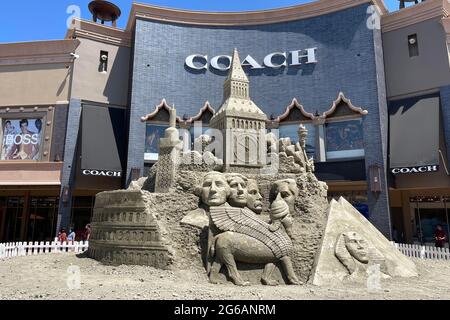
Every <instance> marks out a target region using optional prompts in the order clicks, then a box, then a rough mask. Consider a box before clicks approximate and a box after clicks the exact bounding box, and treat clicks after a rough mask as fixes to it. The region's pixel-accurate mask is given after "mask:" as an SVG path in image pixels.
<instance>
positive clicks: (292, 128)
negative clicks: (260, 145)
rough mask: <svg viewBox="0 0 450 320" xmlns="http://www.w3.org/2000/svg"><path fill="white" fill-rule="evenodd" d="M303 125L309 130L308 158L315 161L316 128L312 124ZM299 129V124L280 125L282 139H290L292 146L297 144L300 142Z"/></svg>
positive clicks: (307, 141)
mask: <svg viewBox="0 0 450 320" xmlns="http://www.w3.org/2000/svg"><path fill="white" fill-rule="evenodd" d="M303 125H304V126H305V127H306V129H307V130H308V137H307V140H306V153H307V154H308V157H311V158H314V159H315V153H316V126H314V125H313V124H312V123H303ZM298 128H299V123H296V124H282V125H280V127H279V130H280V132H279V135H280V138H290V139H291V142H292V144H296V143H297V142H298Z"/></svg>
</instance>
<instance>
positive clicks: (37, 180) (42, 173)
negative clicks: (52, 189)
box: [0, 161, 64, 188]
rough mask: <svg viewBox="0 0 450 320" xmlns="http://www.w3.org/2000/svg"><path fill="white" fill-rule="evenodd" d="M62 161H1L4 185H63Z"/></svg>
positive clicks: (1, 177) (1, 176)
mask: <svg viewBox="0 0 450 320" xmlns="http://www.w3.org/2000/svg"><path fill="white" fill-rule="evenodd" d="M63 165H64V163H62V162H38V161H0V185H1V186H2V188H3V186H28V187H30V186H58V185H61V171H62V168H63Z"/></svg>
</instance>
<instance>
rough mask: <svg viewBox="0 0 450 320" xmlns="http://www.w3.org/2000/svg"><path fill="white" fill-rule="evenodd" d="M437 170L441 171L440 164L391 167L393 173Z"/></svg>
mask: <svg viewBox="0 0 450 320" xmlns="http://www.w3.org/2000/svg"><path fill="white" fill-rule="evenodd" d="M437 171H439V166H438V165H432V166H420V167H408V168H394V169H391V172H392V173H393V174H409V173H427V172H437Z"/></svg>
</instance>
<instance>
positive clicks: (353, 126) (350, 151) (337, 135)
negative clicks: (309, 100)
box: [325, 119, 365, 160]
mask: <svg viewBox="0 0 450 320" xmlns="http://www.w3.org/2000/svg"><path fill="white" fill-rule="evenodd" d="M325 132H326V157H327V160H335V159H355V158H363V157H364V155H365V152H364V136H363V127H362V119H355V120H344V121H336V122H328V123H326V124H325Z"/></svg>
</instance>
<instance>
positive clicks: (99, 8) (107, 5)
mask: <svg viewBox="0 0 450 320" xmlns="http://www.w3.org/2000/svg"><path fill="white" fill-rule="evenodd" d="M89 11H90V12H91V13H92V19H93V20H94V22H97V20H100V21H101V23H102V24H105V21H107V22H109V21H111V23H112V26H113V27H117V19H119V17H120V15H121V13H122V12H121V11H120V8H119V7H118V6H116V5H115V4H114V3H111V2H108V1H104V0H94V1H92V2H91V3H89Z"/></svg>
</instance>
